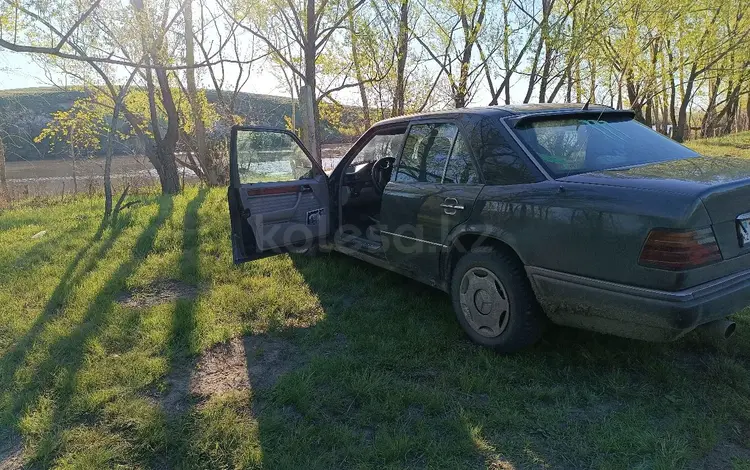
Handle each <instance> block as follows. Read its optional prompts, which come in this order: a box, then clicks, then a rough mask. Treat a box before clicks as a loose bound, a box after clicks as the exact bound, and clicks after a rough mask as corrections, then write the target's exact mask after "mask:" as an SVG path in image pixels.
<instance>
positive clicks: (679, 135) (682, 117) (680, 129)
mask: <svg viewBox="0 0 750 470" xmlns="http://www.w3.org/2000/svg"><path fill="white" fill-rule="evenodd" d="M696 68H697V66H696V65H695V64H693V66H692V68H691V69H690V75H689V76H688V80H687V84H686V85H685V95H684V96H683V97H682V103H680V109H679V111H678V113H677V126H676V127H675V128H674V131H673V134H672V138H673V139H674V140H676V141H677V142H684V141H685V137H686V134H687V132H686V131H687V126H688V116H687V109H688V106H689V105H690V100H691V99H692V97H693V86H694V85H695V78H696V75H697V74H696Z"/></svg>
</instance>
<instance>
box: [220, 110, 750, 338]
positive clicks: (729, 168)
mask: <svg viewBox="0 0 750 470" xmlns="http://www.w3.org/2000/svg"><path fill="white" fill-rule="evenodd" d="M228 194H229V209H230V215H231V223H232V245H233V253H234V259H235V262H237V263H240V262H244V261H250V260H254V259H258V258H262V257H265V256H270V255H273V254H279V253H284V252H288V251H302V250H307V251H315V250H317V249H319V248H323V249H327V250H336V251H340V252H343V253H346V254H348V255H351V256H354V257H356V258H359V259H362V260H365V261H368V262H370V263H373V264H376V265H378V266H381V267H384V268H387V269H391V270H393V271H397V272H399V273H402V274H404V275H406V276H409V277H412V278H414V279H417V280H419V281H422V282H425V283H427V284H429V285H432V286H435V287H437V288H439V289H442V290H444V291H446V292H448V293H450V295H451V298H452V302H453V307H454V309H455V312H456V316H457V317H458V321H459V323H460V324H461V326H462V327H463V328H464V329H465V330H466V332H467V333H468V335H469V336H470V337H471V339H473V340H474V341H476V342H477V343H479V344H482V345H485V346H490V347H494V348H496V349H498V350H500V351H503V352H510V351H515V350H518V349H520V348H522V347H525V346H528V345H531V344H533V343H534V342H536V341H537V340H538V339H539V338H540V337H541V335H542V332H543V330H544V327H545V325H546V324H547V322H549V321H552V322H554V323H557V324H561V325H569V326H574V327H579V328H586V329H590V330H595V331H599V332H603V333H610V334H614V335H619V336H626V337H631V338H638V339H646V340H654V341H657V340H671V339H675V338H678V337H680V336H682V335H684V334H685V333H687V332H690V331H691V330H693V329H696V328H698V327H700V328H702V329H704V330H706V331H707V332H710V333H711V334H713V335H716V336H721V337H728V336H730V335H731V334H732V332H733V331H734V323H732V322H731V321H729V320H727V319H726V317H727V316H728V315H730V314H732V313H734V312H737V311H739V310H741V309H742V308H744V307H745V306H746V305H748V304H750V162H748V161H745V160H741V159H733V158H729V157H726V158H711V157H702V156H699V155H697V154H696V153H695V152H693V151H692V150H690V149H687V148H685V147H683V146H682V145H680V144H678V143H676V142H674V141H672V140H670V139H669V138H667V137H664V136H662V135H661V134H658V133H656V132H654V131H652V130H651V129H649V128H648V127H645V126H643V125H641V124H639V123H638V122H636V121H635V120H634V118H633V113H632V112H630V111H623V110H614V109H610V108H606V107H600V106H593V105H592V106H590V107H589V106H585V105H584V106H581V105H577V106H576V105H524V106H505V107H503V106H496V107H489V108H469V109H460V110H450V111H443V112H438V113H429V114H420V115H414V116H403V117H398V118H393V119H389V120H386V121H382V122H380V123H378V124H376V125H374V126H373V127H372V128H371V129H370V130H368V131H367V132H366V133H365V134H364V135H363V136H362V137H361V138H360V139H359V140H358V141H357V142H356V143H355V144H354V146H353V147H352V148H351V149H350V150H349V151H348V152H347V153H346V154H345V155H344V156H343V158H341V159H340V162H339V163H338V165H336V167H335V169H334V170H333V171H332V172H330V174H329V173H326V172H325V171H324V170H323V168H322V167H321V166H320V164H319V163H318V162H317V161H315V160H314V159H313V158H311V157H310V153H309V152H308V151H307V150H306V149H305V148H304V147H303V146H302V144H301V143H300V142H299V140H298V139H297V138H296V137H295V136H294V134H292V133H290V132H288V131H285V130H280V129H267V128H258V127H235V128H234V129H233V130H232V141H231V183H230V187H229V192H228ZM342 288H345V286H342Z"/></svg>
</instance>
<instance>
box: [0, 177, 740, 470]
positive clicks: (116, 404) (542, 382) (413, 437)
mask: <svg viewBox="0 0 750 470" xmlns="http://www.w3.org/2000/svg"><path fill="white" fill-rule="evenodd" d="M144 201H145V203H144V204H142V205H137V206H133V207H130V208H128V209H127V210H126V211H125V212H124V213H123V214H122V216H121V217H120V219H119V220H118V221H117V222H116V223H115V224H114V226H112V227H108V228H106V229H105V230H102V231H99V230H98V228H99V212H100V209H101V205H102V201H101V200H99V199H79V200H76V201H73V202H68V203H65V204H55V203H50V204H46V205H42V206H39V205H35V206H31V205H26V206H21V207H17V208H14V209H12V210H7V211H4V212H2V213H0V467H1V466H2V459H3V458H6V457H7V454H9V452H10V451H9V450H8V447H12V446H10V445H5V443H10V442H14V441H17V440H19V439H18V437H19V436H20V440H21V441H22V443H23V447H22V460H23V461H24V462H25V463H26V464H27V465H28V466H30V467H38V468H48V467H58V468H112V467H117V466H120V467H124V468H133V467H138V468H152V467H154V468H260V467H265V468H323V469H327V468H346V469H348V468H404V467H407V468H449V469H452V468H495V469H500V468H503V469H504V468H536V467H547V468H560V467H566V468H590V467H593V468H606V469H612V468H680V467H684V466H691V465H700V466H703V465H704V463H705V464H711V463H712V462H713V465H717V464H716V462H720V463H722V464H723V465H724V466H727V467H729V466H732V467H734V468H748V465H750V459H748V456H749V455H750V451H748V450H747V449H748V448H750V315H748V312H743V313H741V314H738V315H736V316H735V320H736V321H737V323H738V333H737V334H736V335H735V337H734V338H732V339H731V340H730V341H728V342H726V343H723V344H710V343H708V342H706V341H704V340H701V339H699V338H697V337H696V336H695V335H690V336H688V337H686V338H685V339H682V340H680V341H677V342H675V343H667V344H652V343H644V342H638V341H631V340H625V339H620V338H615V337H610V336H605V335H598V334H594V333H588V332H584V331H577V330H572V329H565V328H555V329H553V330H552V331H550V332H549V333H548V334H547V335H546V336H545V338H544V340H543V341H542V342H541V344H539V345H538V346H536V347H534V348H532V349H530V350H528V351H524V352H521V353H518V354H515V355H511V356H500V355H498V354H495V353H493V352H492V351H489V350H486V349H483V348H480V347H478V346H475V345H473V344H472V343H470V342H469V341H468V340H467V339H466V337H465V336H464V334H463V333H462V332H461V330H460V328H459V326H458V324H457V322H456V320H455V318H454V315H453V313H452V311H451V308H450V305H449V301H448V298H447V296H446V295H444V294H442V293H440V292H438V291H435V290H432V289H430V288H428V287H425V286H422V285H420V284H417V283H416V282H412V281H409V280H407V279H405V278H403V277H400V276H398V275H395V274H392V273H389V272H387V271H385V270H382V269H378V268H376V267H372V266H369V265H367V264H364V263H361V262H358V261H356V260H353V259H350V258H347V257H344V256H341V255H336V254H332V255H325V256H321V257H318V258H306V257H300V256H291V257H290V256H286V255H284V256H277V257H272V258H267V259H264V260H261V261H257V262H253V263H248V264H245V265H242V266H239V267H237V266H234V265H233V264H232V262H231V249H230V244H229V228H228V217H227V213H226V202H225V192H224V191H223V190H215V191H205V190H200V191H199V190H198V189H196V188H192V189H189V190H187V191H186V193H185V194H183V195H180V196H177V197H161V198H158V197H150V198H148V197H147V198H145V199H144ZM41 230H47V233H46V235H45V236H43V237H41V238H37V239H32V238H31V237H32V235H34V234H35V233H37V232H39V231H41ZM163 280H173V281H180V282H181V283H183V284H184V285H190V286H195V287H197V288H198V295H197V297H196V298H195V299H172V300H170V299H167V301H166V302H163V303H158V304H155V305H150V306H140V307H139V306H132V305H131V306H129V304H126V303H123V302H120V301H118V299H121V296H122V295H123V293H126V292H139V291H141V290H142V289H144V288H146V287H147V286H150V285H154V283H157V284H156V285H158V281H163ZM243 335H245V336H246V337H247V338H249V339H248V341H249V342H250V343H248V344H252V342H253V341H256V342H257V343H256V344H260V345H261V348H260V349H259V350H255V351H252V350H250V349H245V355H246V356H247V357H242V358H241V359H242V360H243V361H247V362H248V363H251V364H257V362H258V361H259V358H260V357H265V356H263V355H264V354H265V353H266V352H268V351H266V352H264V351H263V350H262V349H263V347H266V348H268V349H269V350H270V347H271V345H272V344H277V345H278V344H281V345H282V346H283V349H284V350H285V351H287V352H288V354H290V355H291V356H292V357H282V358H281V359H278V360H277V361H276V362H273V361H270V362H269V363H268V364H266V366H267V367H265V368H263V367H260V368H258V367H255V368H253V367H251V369H250V386H249V387H236V388H235V389H234V390H230V391H226V392H225V393H216V394H212V395H210V396H208V397H197V396H185V398H184V400H183V402H182V403H181V405H180V406H178V407H175V406H172V405H171V404H170V403H169V400H167V399H165V397H166V396H170V394H172V393H174V391H175V390H178V389H179V388H180V387H185V386H186V385H185V384H186V383H187V378H188V377H189V376H190V374H194V373H195V372H196V366H195V363H196V361H197V360H198V358H200V357H203V353H204V352H205V351H209V350H211V351H215V349H214V348H215V346H216V345H217V344H220V343H222V342H225V341H227V340H229V339H231V338H236V337H240V336H243ZM272 341H275V343H272ZM263 345H265V346H263ZM274 371H275V372H274ZM271 372H274V373H275V374H276V375H278V380H277V381H275V382H272V383H271V386H269V387H262V386H260V384H261V383H262V382H263V380H265V379H266V377H260V376H258V375H255V376H254V374H262V373H266V374H270V373H271ZM220 375H221V374H220ZM178 391H179V390H178ZM727 448H729V449H734V451H733V452H734V454H733V455H729V456H726V457H723V454H724V452H723V451H722V449H727ZM16 450H18V449H16ZM4 454H6V455H4ZM717 459H718V460H717Z"/></svg>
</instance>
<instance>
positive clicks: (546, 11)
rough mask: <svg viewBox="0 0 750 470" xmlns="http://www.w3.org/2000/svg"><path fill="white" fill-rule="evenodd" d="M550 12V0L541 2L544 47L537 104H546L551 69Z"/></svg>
mask: <svg viewBox="0 0 750 470" xmlns="http://www.w3.org/2000/svg"><path fill="white" fill-rule="evenodd" d="M551 12H552V0H542V26H541V41H542V45H544V64H542V74H541V76H540V77H539V102H540V103H546V102H547V84H548V82H549V72H550V68H551V67H552V48H551V47H550V43H549V16H550V13H551Z"/></svg>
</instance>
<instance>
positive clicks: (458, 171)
mask: <svg viewBox="0 0 750 470" xmlns="http://www.w3.org/2000/svg"><path fill="white" fill-rule="evenodd" d="M478 182H479V176H478V175H477V171H476V169H475V168H474V163H473V162H472V161H471V151H470V150H469V144H468V143H467V142H466V139H465V138H464V137H463V136H462V135H461V134H458V136H457V137H456V143H455V145H454V146H453V153H452V154H451V158H450V160H449V161H448V166H447V167H446V169H445V178H444V179H443V183H455V184H471V183H478Z"/></svg>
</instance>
